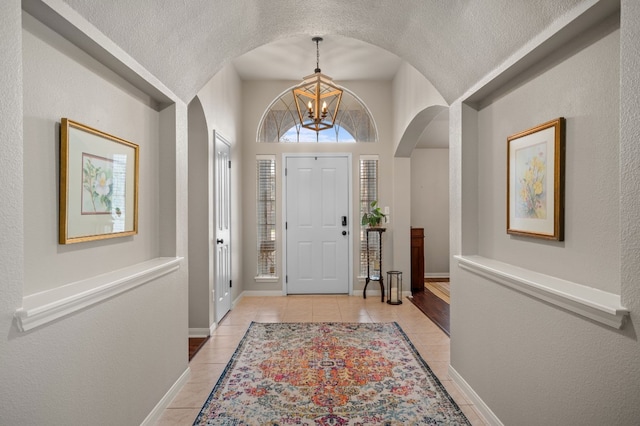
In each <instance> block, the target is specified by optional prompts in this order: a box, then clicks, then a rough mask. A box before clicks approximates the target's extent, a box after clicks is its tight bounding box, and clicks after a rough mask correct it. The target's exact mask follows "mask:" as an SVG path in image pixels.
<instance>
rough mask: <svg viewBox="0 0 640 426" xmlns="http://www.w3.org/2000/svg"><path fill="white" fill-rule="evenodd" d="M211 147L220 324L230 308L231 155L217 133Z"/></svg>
mask: <svg viewBox="0 0 640 426" xmlns="http://www.w3.org/2000/svg"><path fill="white" fill-rule="evenodd" d="M213 139H214V144H215V158H214V161H215V166H214V181H215V182H214V185H215V186H214V187H215V191H216V193H215V205H214V206H213V208H214V211H215V226H216V227H215V236H214V238H215V241H214V243H215V250H214V253H215V273H214V277H215V280H214V301H215V319H216V323H218V322H220V320H221V319H222V317H224V316H225V315H226V314H227V312H229V310H230V309H231V247H230V244H231V179H230V175H231V173H230V168H231V154H230V151H231V150H230V147H229V144H228V143H227V141H225V140H224V139H223V138H222V137H221V136H220V135H219V134H218V133H216V132H214V134H213Z"/></svg>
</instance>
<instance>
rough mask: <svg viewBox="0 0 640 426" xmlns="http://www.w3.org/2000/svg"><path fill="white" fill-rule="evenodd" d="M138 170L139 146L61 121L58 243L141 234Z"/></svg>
mask: <svg viewBox="0 0 640 426" xmlns="http://www.w3.org/2000/svg"><path fill="white" fill-rule="evenodd" d="M138 164H139V146H138V145H136V144H134V143H132V142H129V141H127V140H125V139H122V138H118V137H116V136H113V135H110V134H108V133H105V132H102V131H100V130H98V129H94V128H91V127H89V126H86V125H84V124H81V123H78V122H76V121H73V120H70V119H68V118H62V119H61V121H60V202H59V205H60V215H59V224H60V226H59V231H58V242H59V243H60V244H73V243H81V242H86V241H95V240H101V239H105V238H115V237H124V236H131V235H135V234H137V233H138Z"/></svg>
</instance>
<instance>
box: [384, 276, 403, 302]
mask: <svg viewBox="0 0 640 426" xmlns="http://www.w3.org/2000/svg"><path fill="white" fill-rule="evenodd" d="M387 303H388V304H390V305H402V272H400V271H388V272H387Z"/></svg>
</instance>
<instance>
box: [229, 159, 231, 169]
mask: <svg viewBox="0 0 640 426" xmlns="http://www.w3.org/2000/svg"><path fill="white" fill-rule="evenodd" d="M229 168H231V160H229Z"/></svg>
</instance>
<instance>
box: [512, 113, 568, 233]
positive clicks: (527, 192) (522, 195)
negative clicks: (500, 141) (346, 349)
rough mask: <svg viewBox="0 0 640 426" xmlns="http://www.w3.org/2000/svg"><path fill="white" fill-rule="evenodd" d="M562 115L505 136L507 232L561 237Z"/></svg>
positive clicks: (562, 184)
mask: <svg viewBox="0 0 640 426" xmlns="http://www.w3.org/2000/svg"><path fill="white" fill-rule="evenodd" d="M564 152H565V119H564V118H563V117H560V118H557V119H555V120H551V121H549V122H546V123H543V124H540V125H538V126H536V127H533V128H531V129H528V130H525V131H523V132H520V133H517V134H515V135H511V136H509V137H508V138H507V234H511V235H522V236H528V237H534V238H542V239H547V240H555V241H564Z"/></svg>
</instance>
